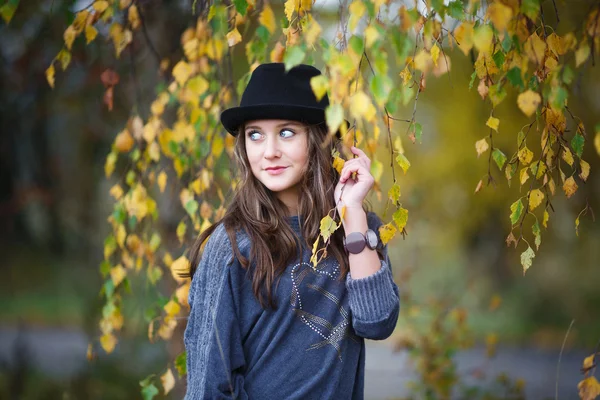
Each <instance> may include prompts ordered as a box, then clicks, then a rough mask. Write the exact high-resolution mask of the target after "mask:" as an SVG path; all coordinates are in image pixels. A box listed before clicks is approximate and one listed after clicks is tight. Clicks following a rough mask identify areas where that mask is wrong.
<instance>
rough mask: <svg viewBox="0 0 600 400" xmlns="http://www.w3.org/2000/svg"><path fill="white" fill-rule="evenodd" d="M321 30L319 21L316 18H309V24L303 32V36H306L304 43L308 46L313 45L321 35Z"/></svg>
mask: <svg viewBox="0 0 600 400" xmlns="http://www.w3.org/2000/svg"><path fill="white" fill-rule="evenodd" d="M322 31H323V29H322V28H321V25H319V23H318V22H317V21H316V20H314V19H311V20H310V25H309V27H308V29H307V30H306V31H305V33H304V37H305V38H306V44H308V45H309V46H313V45H314V44H315V42H316V41H317V39H318V38H319V36H320V35H321V32H322Z"/></svg>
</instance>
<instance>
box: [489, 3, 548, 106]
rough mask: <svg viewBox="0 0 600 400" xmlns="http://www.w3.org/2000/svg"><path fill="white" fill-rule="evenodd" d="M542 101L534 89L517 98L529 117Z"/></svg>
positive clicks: (518, 103)
mask: <svg viewBox="0 0 600 400" xmlns="http://www.w3.org/2000/svg"><path fill="white" fill-rule="evenodd" d="M494 4H496V3H494ZM541 102H542V98H541V97H540V95H539V93H537V92H534V91H533V90H528V91H526V92H523V93H521V94H520V95H519V97H518V98H517V105H518V106H519V109H520V110H521V111H523V113H524V114H525V115H527V116H528V117H531V116H532V115H533V114H534V113H535V111H536V110H537V108H538V106H539V105H540V103H541Z"/></svg>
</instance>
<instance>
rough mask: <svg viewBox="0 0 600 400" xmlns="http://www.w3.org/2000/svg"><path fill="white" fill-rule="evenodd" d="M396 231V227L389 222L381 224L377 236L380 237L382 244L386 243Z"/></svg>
mask: <svg viewBox="0 0 600 400" xmlns="http://www.w3.org/2000/svg"><path fill="white" fill-rule="evenodd" d="M396 232H397V229H396V227H395V226H394V225H393V224H392V223H391V222H390V223H388V224H385V225H381V226H380V227H379V237H380V238H381V242H382V243H383V244H384V245H386V244H388V243H389V241H390V240H392V239H393V238H394V236H395V235H396Z"/></svg>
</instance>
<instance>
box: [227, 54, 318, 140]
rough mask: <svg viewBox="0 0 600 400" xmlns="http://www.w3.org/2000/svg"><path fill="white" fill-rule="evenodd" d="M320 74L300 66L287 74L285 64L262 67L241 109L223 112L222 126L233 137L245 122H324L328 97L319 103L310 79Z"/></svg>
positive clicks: (251, 83)
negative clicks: (262, 120) (275, 120)
mask: <svg viewBox="0 0 600 400" xmlns="http://www.w3.org/2000/svg"><path fill="white" fill-rule="evenodd" d="M317 75H321V71H319V70H318V69H317V68H315V67H312V66H310V65H304V64H300V65H298V66H296V67H294V68H292V69H290V70H289V71H288V72H286V71H285V65H284V64H282V63H271V64H261V65H259V66H258V67H257V68H256V69H255V70H254V72H253V73H252V76H251V77H250V81H249V82H248V86H246V89H245V90H244V94H243V95H242V101H241V102H240V106H239V107H232V108H229V109H227V110H224V111H223V112H222V113H221V123H222V124H223V126H224V127H225V129H227V131H228V132H229V133H231V134H232V135H233V136H236V135H237V134H238V129H239V127H240V126H241V125H242V124H243V123H244V122H246V121H252V120H255V119H289V120H292V121H300V122H304V123H307V124H310V125H316V124H320V123H325V108H326V107H327V106H328V105H329V98H328V97H327V94H325V95H324V96H323V97H322V98H321V100H320V101H317V99H316V97H315V95H314V93H313V91H312V88H311V86H310V80H311V78H312V77H314V76H317Z"/></svg>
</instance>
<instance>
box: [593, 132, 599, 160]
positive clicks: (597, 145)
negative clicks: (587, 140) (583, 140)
mask: <svg viewBox="0 0 600 400" xmlns="http://www.w3.org/2000/svg"><path fill="white" fill-rule="evenodd" d="M594 147H595V148H596V153H598V155H599V156H600V132H596V137H594Z"/></svg>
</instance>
